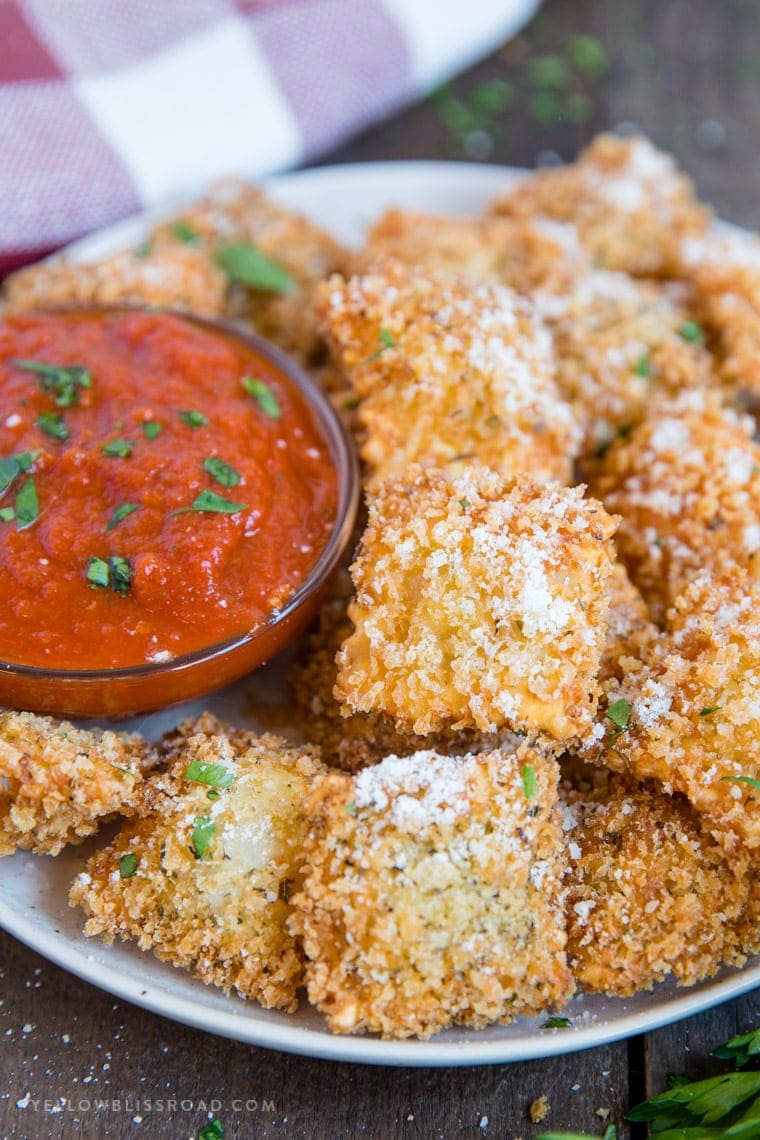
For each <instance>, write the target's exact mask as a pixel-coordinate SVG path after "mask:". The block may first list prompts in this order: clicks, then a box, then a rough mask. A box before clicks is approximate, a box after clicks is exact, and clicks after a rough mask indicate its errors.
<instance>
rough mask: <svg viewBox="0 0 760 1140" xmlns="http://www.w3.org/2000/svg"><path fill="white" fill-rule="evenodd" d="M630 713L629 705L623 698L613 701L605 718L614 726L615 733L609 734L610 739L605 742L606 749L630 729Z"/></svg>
mask: <svg viewBox="0 0 760 1140" xmlns="http://www.w3.org/2000/svg"><path fill="white" fill-rule="evenodd" d="M631 712H632V709H631V705H630V703H629V702H628V701H626V700H624V699H623V698H621V699H620V700H619V701H615V702H614V703H613V704H611V705H610V707H609V708H608V709H607V717H608V719H609V720H611V721H612V723H613V724H614V725H615V731H614V732H612V733H611V734H610V737H609V739H608V741H607V747H608V748H611V747H612V746H613V744H616V743H617V741H618V739H619V738H620V737H621V736H622V735H623V733H624V732H627V731H628V729H629V728H630V727H631Z"/></svg>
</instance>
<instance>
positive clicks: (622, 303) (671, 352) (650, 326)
mask: <svg viewBox="0 0 760 1140" xmlns="http://www.w3.org/2000/svg"><path fill="white" fill-rule="evenodd" d="M682 292H683V291H682V290H678V289H677V288H676V287H675V286H662V285H658V284H656V283H655V282H652V281H636V280H634V279H633V278H631V277H628V276H627V275H626V274H625V273H612V272H610V271H608V270H596V271H595V272H593V273H588V274H586V275H585V276H580V277H578V278H577V279H576V281H575V282H574V283H573V284H572V285H571V286H570V287H569V288H568V289H567V291H566V292H565V293H563V294H562V295H561V296H556V295H546V294H540V295H538V296H537V298H536V300H537V304H538V308H539V311H540V312H541V314H542V315H543V316H544V318H545V319H546V321H547V324H548V325H549V327H550V328H551V331H552V335H553V337H554V350H555V355H556V357H557V384H558V386H559V389H560V392H561V394H562V396H563V397H564V399H565V400H566V401H567V402H568V403H569V404H570V406H571V407H572V409H573V412H574V413H575V415H576V418H577V419H578V421H579V422H580V424H581V425H582V427H583V453H584V454H585V455H594V454H598V453H602V454H603V453H604V451H605V450H606V448H607V447H608V446H609V445H610V443H611V442H612V440H613V439H615V437H616V436H617V435H618V433H620V434H622V435H626V434H627V433H629V432H630V431H631V429H632V428H633V427H634V426H635V425H636V424H638V423H639V422H640V421H641V420H642V419H643V418H644V415H645V413H646V409H647V407H648V406H649V405H650V404H651V401H652V399H653V397H655V396H657V395H674V394H676V393H678V392H680V391H681V390H684V389H685V390H687V391H688V390H691V389H694V388H707V387H710V386H712V385H716V384H717V378H716V375H715V373H714V369H713V362H712V357H711V356H710V354H709V352H708V351H707V349H706V348H705V347H704V345H703V344H702V343H701V340H700V339H699V338H694V337H693V335H691V333H692V329H693V322H691V321H690V313H689V310H688V309H687V308H686V307H685V306H684V305H683V304H682V299H683V298H682ZM684 334H688V335H684ZM690 337H691V339H690Z"/></svg>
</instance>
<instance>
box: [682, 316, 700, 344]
mask: <svg viewBox="0 0 760 1140" xmlns="http://www.w3.org/2000/svg"><path fill="white" fill-rule="evenodd" d="M678 333H679V335H680V336H682V337H683V339H684V340H685V341H686V342H687V343H688V344H701V343H702V341H703V340H704V339H705V334H704V332H703V331H702V326H701V325H698V324H697V322H696V321H684V322H683V323H682V324H680V325H679V326H678Z"/></svg>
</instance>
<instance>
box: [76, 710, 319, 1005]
mask: <svg viewBox="0 0 760 1140" xmlns="http://www.w3.org/2000/svg"><path fill="white" fill-rule="evenodd" d="M206 725H207V728H210V729H213V728H214V727H216V726H215V724H214V722H213V721H207V722H206ZM176 744H178V741H175V745H176ZM323 771H324V769H323V767H322V765H321V763H320V762H319V759H318V755H317V751H316V750H315V749H313V748H310V747H303V746H302V747H297V746H295V745H291V744H288V743H287V742H285V741H283V740H280V739H278V738H277V737H274V736H261V737H258V738H252V739H251V740H250V741H247V740H246V739H245V738H244V737H239V738H238V744H237V745H236V743H235V737H234V735H233V736H232V737H230V736H227V735H226V734H224V733H215V734H209V733H206V732H200V733H197V734H195V735H190V736H188V737H187V739H186V742H185V745H184V747H176V751H175V752H174V759H173V762H172V766H171V768H170V770H169V771H168V773H166V774H163V775H156V776H153V777H151V778H150V779H149V780H148V781H146V784H145V786H144V789H143V793H142V797H141V801H142V802H141V806H140V814H139V816H138V817H137V818H136V819H134V820H131V821H129V822H127V823H126V824H125V825H124V826H123V828H122V830H121V831H120V832H119V834H118V835H117V837H116V839H115V840H114V841H113V843H111V844H110V845H109V846H108V847H105V848H103V849H102V850H101V851H98V852H97V853H96V854H95V855H93V857H92V858H91V859H90V860H89V862H88V863H87V866H86V869H85V870H84V871H83V872H82V873H81V874H80V875H78V876H77V878H76V879H75V880H74V884H73V886H72V888H71V893H70V903H71V905H72V906H80V907H82V908H83V909H84V910H85V911H86V913H87V916H88V918H87V923H86V925H85V933H86V934H88V935H100V936H101V937H103V938H105V939H106V941H108V942H111V941H113V939H114V938H116V937H120V938H125V939H126V938H133V939H135V940H136V941H137V943H138V945H139V946H140V949H142V950H149V949H150V950H153V951H154V952H155V954H156V955H157V956H158V957H159V958H162V959H164V960H165V961H168V962H171V963H172V964H173V965H174V966H178V967H183V968H185V969H188V970H190V971H191V972H192V973H193V974H195V976H196V977H198V978H200V979H201V980H202V981H204V982H206V983H211V984H213V985H217V986H221V987H222V988H223V989H225V990H231V989H235V990H237V992H238V993H239V994H240V995H241V996H243V997H246V998H256V999H257V1000H258V1001H259V1002H260V1003H261V1004H262V1005H264V1006H266V1007H268V1008H269V1007H274V1008H278V1009H288V1010H293V1009H295V1008H296V1004H297V1001H296V991H297V989H298V987H299V986H300V985H301V984H302V980H303V960H302V954H301V952H300V949H299V947H298V946H297V945H296V943H295V941H294V939H293V938H292V937H291V935H290V934H288V932H287V930H286V927H285V923H286V919H287V917H288V915H289V913H290V909H291V908H290V903H289V899H290V895H291V894H292V892H293V891H294V890H296V889H297V888H298V886H299V885H300V880H301V870H300V865H301V852H302V847H303V842H304V833H305V824H304V821H303V816H302V814H301V802H302V800H303V797H304V795H305V794H306V792H307V791H308V789H309V787H310V785H311V783H312V782H313V780H314V779H315V778H316V777H317V776H318V775H319V774H320V773H322V772H323Z"/></svg>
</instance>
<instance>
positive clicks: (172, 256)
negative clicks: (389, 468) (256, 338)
mask: <svg viewBox="0 0 760 1140" xmlns="http://www.w3.org/2000/svg"><path fill="white" fill-rule="evenodd" d="M178 221H180V222H181V223H182V226H181V227H177V222H178ZM183 227H185V228H183ZM188 234H189V235H191V236H190V239H189V240H188V238H187V235H188ZM181 235H185V236H184V239H183V236H181ZM240 242H249V243H251V244H253V245H255V246H256V248H258V249H260V250H261V251H262V252H263V253H264V254H266V255H267V257H270V258H273V259H274V260H275V261H277V262H279V263H280V264H281V265H282V266H283V267H284V268H285V269H286V270H287V271H288V273H289V274H290V276H291V278H292V282H293V287H292V288H291V289H290V290H289V291H287V292H285V293H272V292H266V291H263V290H256V289H248V288H245V287H243V286H241V285H234V286H230V284H229V282H228V279H227V277H226V275H225V273H224V271H223V270H222V269H221V267H220V266H219V263H218V261H217V253H218V251H219V249H220V248H221V247H222V246H223V245H225V244H228V243H240ZM347 256H348V255H347V253H346V251H345V250H344V249H343V247H342V246H340V245H339V244H338V242H336V241H335V239H334V238H332V237H331V236H330V235H329V234H327V233H326V232H325V231H324V230H321V229H319V227H317V226H315V225H314V224H313V223H312V222H310V221H309V220H308V219H307V218H305V217H303V216H302V215H300V214H296V213H293V211H291V210H286V209H284V208H283V207H282V206H279V205H277V203H275V202H274V201H272V200H271V199H270V198H268V197H267V195H266V194H265V193H264V192H263V191H262V190H260V189H259V188H258V187H255V186H250V185H248V184H246V183H245V182H240V181H237V180H235V179H227V180H225V181H222V182H219V183H217V184H216V185H215V186H212V187H211V189H210V190H209V191H208V193H207V194H205V195H204V197H203V198H201V199H200V201H198V202H196V203H194V204H191V205H188V206H187V207H186V208H185V209H184V210H183V211H182V213H181V215H180V216H179V217H175V218H173V219H171V220H170V221H168V222H164V223H162V224H161V225H159V226H157V227H156V228H155V229H154V230H153V232H152V233H151V234H150V237H149V240H148V241H147V242H143V243H141V244H140V245H138V246H137V247H136V248H135V249H127V250H122V251H121V252H119V253H117V254H115V255H113V256H111V257H108V258H105V259H104V260H103V261H101V262H97V263H93V264H91V265H79V264H76V263H73V262H70V261H68V260H67V259H66V258H65V257H62V258H57V259H55V260H53V261H49V262H43V263H41V264H40V265H33V266H30V267H29V268H28V269H22V270H21V271H19V272H18V273H15V274H13V275H12V276H11V277H9V278H8V280H7V282H6V283H5V288H4V298H3V299H4V302H5V306H6V308H7V310H8V311H16V310H19V309H29V308H51V307H57V306H61V305H63V306H72V305H79V306H89V305H114V304H119V303H121V304H132V305H166V306H170V307H172V308H178V309H184V310H188V311H189V312H193V313H197V314H199V315H201V316H207V317H227V318H230V319H235V320H243V321H245V322H248V323H249V324H250V325H251V326H252V327H253V328H254V329H256V330H257V331H258V332H260V333H261V334H262V335H263V336H266V337H268V338H269V339H271V340H273V341H275V342H276V343H277V344H279V345H281V346H282V347H283V348H285V349H286V350H288V351H289V352H293V353H295V354H297V355H298V356H299V357H301V359H303V360H306V361H308V360H310V359H311V358H312V357H313V356H315V355H318V354H319V353H320V352H321V351H322V343H321V340H320V338H319V336H318V333H317V330H316V321H315V317H314V314H313V309H312V295H313V292H314V287H315V285H316V284H317V282H318V281H320V280H321V279H322V278H324V277H326V276H328V275H329V274H330V273H333V272H336V271H337V270H340V269H342V268H343V267H344V266H345V265H346V261H347Z"/></svg>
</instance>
